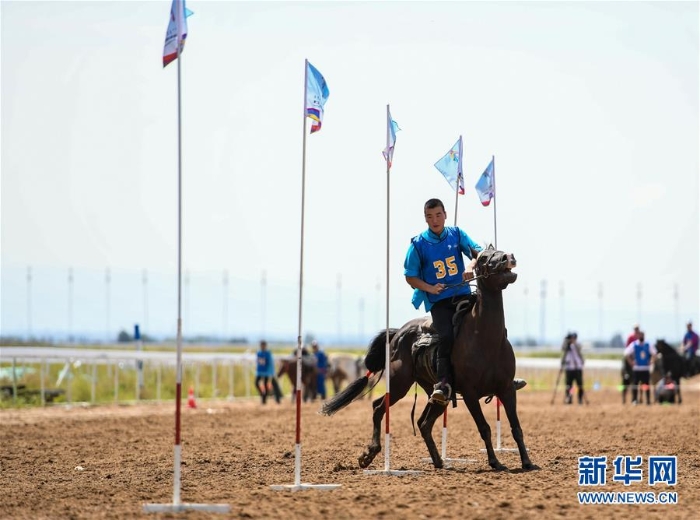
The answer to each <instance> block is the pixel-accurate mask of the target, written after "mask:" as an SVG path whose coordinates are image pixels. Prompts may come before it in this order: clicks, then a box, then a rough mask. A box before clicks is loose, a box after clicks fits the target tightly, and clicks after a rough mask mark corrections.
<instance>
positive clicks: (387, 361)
mask: <svg viewBox="0 0 700 520" xmlns="http://www.w3.org/2000/svg"><path fill="white" fill-rule="evenodd" d="M391 124H392V120H391V111H390V110H389V105H387V106H386V148H385V149H386V151H387V153H386V157H385V159H386V313H385V317H386V328H385V331H384V338H385V343H384V352H385V358H384V381H385V385H386V393H385V394H384V414H385V416H386V417H385V418H384V421H385V425H384V426H385V430H384V470H372V469H366V470H365V474H368V475H372V474H375V475H376V474H380V475H407V474H418V473H420V471H413V470H392V469H391V429H390V426H389V424H390V421H389V411H390V409H391V387H390V384H391V375H390V373H391V343H390V341H389V274H390V263H389V260H390V254H389V253H390V248H389V239H390V225H389V223H390V215H391V211H390V205H389V203H390V200H391V191H390V190H391V182H390V180H391V176H390V172H391V157H392V156H391V153H392V152H391V149H390V146H391V144H392V143H391Z"/></svg>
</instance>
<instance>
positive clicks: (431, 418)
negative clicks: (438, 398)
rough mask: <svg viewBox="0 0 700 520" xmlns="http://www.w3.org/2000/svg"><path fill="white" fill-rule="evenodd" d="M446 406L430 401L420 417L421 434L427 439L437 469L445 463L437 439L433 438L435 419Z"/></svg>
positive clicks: (429, 451)
mask: <svg viewBox="0 0 700 520" xmlns="http://www.w3.org/2000/svg"><path fill="white" fill-rule="evenodd" d="M444 410H445V407H444V406H440V405H438V404H433V403H428V406H426V407H425V408H424V409H423V413H421V415H420V418H419V419H418V428H419V429H420V434H421V436H422V437H423V440H424V441H425V445H426V446H427V447H428V453H430V458H431V459H432V461H433V466H435V467H436V468H437V469H441V468H442V467H443V466H444V464H443V461H442V457H441V456H440V452H439V451H438V449H437V446H436V445H435V439H433V426H434V425H435V421H436V420H437V418H438V417H440V415H442V413H443V412H444Z"/></svg>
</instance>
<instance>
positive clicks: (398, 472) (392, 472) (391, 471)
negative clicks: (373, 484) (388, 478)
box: [364, 469, 423, 476]
mask: <svg viewBox="0 0 700 520" xmlns="http://www.w3.org/2000/svg"><path fill="white" fill-rule="evenodd" d="M421 473H423V472H422V471H419V470H414V469H366V470H365V471H364V474H365V475H395V476H403V475H420V474H421Z"/></svg>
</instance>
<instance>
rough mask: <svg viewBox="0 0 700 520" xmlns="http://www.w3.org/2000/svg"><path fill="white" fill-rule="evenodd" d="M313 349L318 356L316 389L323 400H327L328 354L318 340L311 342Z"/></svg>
mask: <svg viewBox="0 0 700 520" xmlns="http://www.w3.org/2000/svg"><path fill="white" fill-rule="evenodd" d="M311 349H312V350H313V352H314V356H316V391H317V392H318V394H319V395H320V396H321V399H322V400H323V401H325V400H326V375H327V374H328V356H327V355H326V353H325V352H324V351H323V350H321V349H320V348H319V346H318V341H316V340H314V341H312V342H311Z"/></svg>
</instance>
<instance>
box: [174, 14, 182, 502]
mask: <svg viewBox="0 0 700 520" xmlns="http://www.w3.org/2000/svg"><path fill="white" fill-rule="evenodd" d="M183 14H184V13H183ZM176 19H177V24H178V26H177V35H178V36H177V38H178V42H177V361H176V363H175V370H176V374H175V466H174V473H173V476H174V478H173V481H174V482H173V504H174V505H176V506H177V505H180V504H181V500H180V487H181V486H180V481H181V470H180V466H181V459H182V444H181V431H180V429H181V408H182V94H181V67H180V61H181V59H182V58H181V57H180V51H181V49H182V45H181V43H180V35H181V34H182V17H181V16H180V14H178V15H177V17H176Z"/></svg>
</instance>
